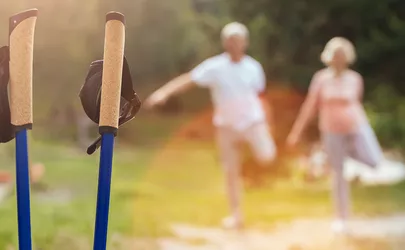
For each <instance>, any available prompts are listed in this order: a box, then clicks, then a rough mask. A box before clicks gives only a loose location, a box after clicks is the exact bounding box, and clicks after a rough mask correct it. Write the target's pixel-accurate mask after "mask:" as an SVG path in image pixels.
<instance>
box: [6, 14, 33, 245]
mask: <svg viewBox="0 0 405 250" xmlns="http://www.w3.org/2000/svg"><path fill="white" fill-rule="evenodd" d="M37 15H38V10H37V9H31V10H27V11H24V12H21V13H18V14H16V15H14V16H12V17H11V18H10V37H9V43H10V44H9V45H10V63H9V66H10V115H11V124H12V125H13V127H14V129H15V132H16V187H17V213H18V216H17V217H18V242H19V249H20V250H31V249H32V243H31V215H30V181H29V160H28V139H27V130H28V129H31V128H32V122H33V116H32V71H33V69H32V68H33V67H32V65H33V45H34V31H35V24H36V20H37Z"/></svg>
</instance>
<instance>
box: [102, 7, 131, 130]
mask: <svg viewBox="0 0 405 250" xmlns="http://www.w3.org/2000/svg"><path fill="white" fill-rule="evenodd" d="M124 47H125V18H124V15H123V14H121V13H118V12H109V13H108V14H107V16H106V25H105V41H104V67H103V80H102V88H101V105H100V122H99V127H100V133H105V132H116V131H117V129H118V119H119V112H120V97H121V81H122V66H123V60H124Z"/></svg>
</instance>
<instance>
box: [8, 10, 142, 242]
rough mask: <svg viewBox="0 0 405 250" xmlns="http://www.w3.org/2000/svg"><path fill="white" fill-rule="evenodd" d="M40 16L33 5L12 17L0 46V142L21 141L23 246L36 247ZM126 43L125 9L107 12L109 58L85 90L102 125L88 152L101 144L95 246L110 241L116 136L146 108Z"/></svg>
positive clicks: (96, 65) (86, 103) (96, 66)
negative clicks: (32, 173)
mask: <svg viewBox="0 0 405 250" xmlns="http://www.w3.org/2000/svg"><path fill="white" fill-rule="evenodd" d="M37 15H38V10H37V9H31V10H27V11H24V12H21V13H18V14H16V15H14V16H12V17H11V18H10V34H9V46H4V47H2V48H0V126H1V129H0V143H7V142H10V141H11V140H13V139H14V138H15V140H16V146H15V148H16V189H17V214H18V241H19V249H20V250H32V240H31V215H30V181H29V160H28V139H27V130H29V129H32V124H33V114H32V113H33V112H32V73H33V72H32V71H33V67H32V66H33V44H34V31H35V24H36V20H37ZM124 45H125V18H124V16H123V15H122V14H121V13H117V12H110V13H108V14H107V16H106V25H105V45H104V60H99V61H95V62H93V63H92V64H91V65H90V70H89V73H88V75H87V78H86V81H85V84H84V85H83V87H82V89H81V91H80V98H81V101H82V105H83V108H84V110H85V112H86V114H87V115H88V116H89V118H90V119H91V120H93V121H94V122H96V123H98V124H99V132H100V134H101V138H99V139H97V140H96V141H95V142H94V143H93V144H92V145H91V146H90V147H89V148H88V150H87V152H88V153H89V154H92V153H94V152H95V151H96V150H97V148H98V147H100V146H101V155H100V170H99V180H98V193H97V210H96V222H95V233H94V249H95V250H105V249H106V245H107V230H108V214H109V202H110V187H111V173H112V159H113V150H114V138H115V136H116V134H117V131H118V127H119V126H120V125H123V124H124V123H126V122H128V121H130V120H132V119H133V118H134V117H135V114H136V113H137V112H138V111H139V109H140V106H141V102H140V100H139V98H138V96H137V95H136V93H135V91H134V90H133V85H132V78H131V74H130V70H129V66H128V63H127V60H126V58H125V57H124ZM8 83H10V88H8ZM9 96H10V99H9ZM100 144H101V145H100Z"/></svg>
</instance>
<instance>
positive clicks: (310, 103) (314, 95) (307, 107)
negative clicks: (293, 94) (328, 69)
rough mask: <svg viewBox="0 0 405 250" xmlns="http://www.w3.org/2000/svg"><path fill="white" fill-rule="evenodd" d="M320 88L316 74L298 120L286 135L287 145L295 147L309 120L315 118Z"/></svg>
mask: <svg viewBox="0 0 405 250" xmlns="http://www.w3.org/2000/svg"><path fill="white" fill-rule="evenodd" d="M320 87H321V82H320V81H319V73H317V74H316V75H315V76H314V77H313V79H312V81H311V84H310V87H309V92H308V96H307V97H306V99H305V101H304V104H303V105H302V107H301V109H300V112H299V114H298V118H297V120H296V121H295V123H294V125H293V128H292V130H291V132H290V134H289V135H288V138H287V143H288V144H290V145H295V144H296V143H297V142H298V141H299V138H300V137H301V134H302V131H303V130H304V129H305V127H306V125H307V124H308V122H309V121H310V120H311V118H313V117H314V116H315V114H316V112H317V109H318V105H319V92H320Z"/></svg>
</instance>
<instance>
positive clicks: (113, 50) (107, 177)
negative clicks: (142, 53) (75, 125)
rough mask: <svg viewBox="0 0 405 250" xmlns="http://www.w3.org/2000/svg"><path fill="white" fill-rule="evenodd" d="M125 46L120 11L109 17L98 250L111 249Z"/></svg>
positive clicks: (104, 74) (95, 246)
mask: <svg viewBox="0 0 405 250" xmlns="http://www.w3.org/2000/svg"><path fill="white" fill-rule="evenodd" d="M124 45H125V18H124V15H122V14H121V13H118V12H109V13H108V14H107V16H106V25H105V41H104V67H103V74H102V87H101V104H100V121H99V132H100V134H101V153H100V169H99V178H98V191H97V210H96V223H95V232H94V248H93V249H94V250H105V249H106V247H107V232H108V214H109V205H110V192H111V174H112V160H113V151H114V137H115V135H116V133H117V130H118V119H119V115H120V98H121V81H122V68H123V60H124Z"/></svg>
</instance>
